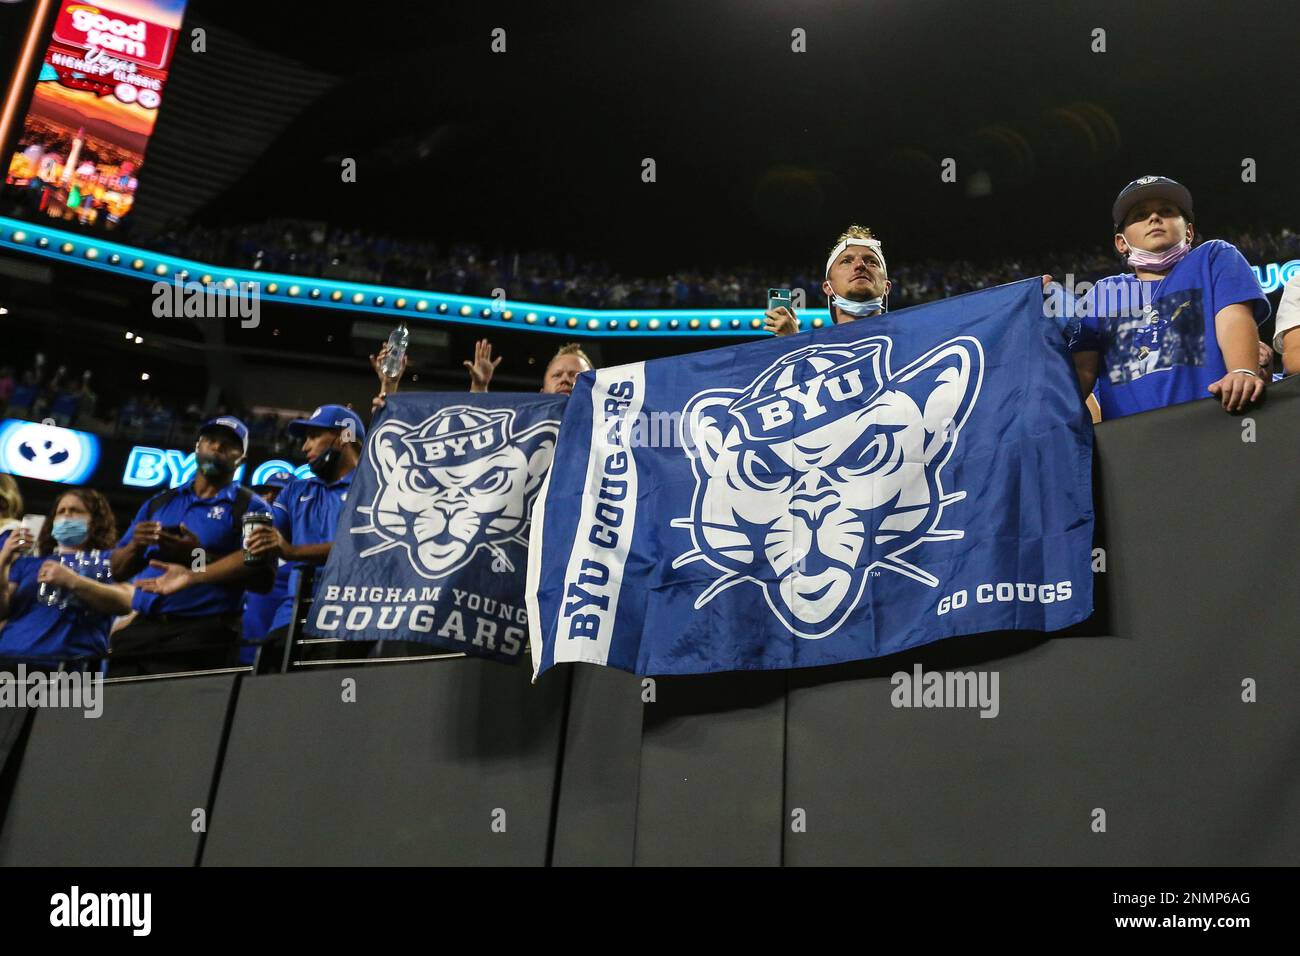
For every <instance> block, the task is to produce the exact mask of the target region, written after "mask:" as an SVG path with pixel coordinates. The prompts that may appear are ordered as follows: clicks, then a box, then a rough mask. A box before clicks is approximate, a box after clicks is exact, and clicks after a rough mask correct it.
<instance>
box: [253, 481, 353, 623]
mask: <svg viewBox="0 0 1300 956" xmlns="http://www.w3.org/2000/svg"><path fill="white" fill-rule="evenodd" d="M355 474H356V472H355V471H351V472H349V473H348V474H347V475H345V476H344V477H342V478H340V479H339V480H338V481H335V482H333V483H332V484H328V485H327V484H326V483H325V482H323V481H321V480H320V479H319V478H317V477H316V476H315V475H312V476H311V477H310V478H299V479H297V480H296V481H291V482H289V483H288V484H287V485H285V486H284V490H283V491H281V492H280V494H279V495H277V496H276V499H275V504H274V505H273V506H272V507H271V514H272V515H274V517H275V528H276V530H277V531H279V532H280V534H282V535H284V538H285V540H286V541H288V542H289V543H290V544H324V543H325V542H326V541H330V542H332V541H333V540H334V532H335V530H336V529H337V528H338V526H339V515H340V514H341V513H342V512H343V503H344V502H345V501H347V497H348V489H349V488H350V487H352V476H353V475H355ZM298 567H299V565H297V564H295V565H294V568H293V574H292V576H291V577H290V578H289V592H288V593H287V594H286V595H285V597H284V600H283V601H281V602H280V607H279V609H278V610H277V611H276V612H275V617H274V619H272V621H271V630H275V629H276V628H278V627H284V626H285V625H286V624H288V623H289V621H290V620H292V618H293V596H294V595H295V594H297V593H298V577H299V573H298ZM313 593H314V591H313Z"/></svg>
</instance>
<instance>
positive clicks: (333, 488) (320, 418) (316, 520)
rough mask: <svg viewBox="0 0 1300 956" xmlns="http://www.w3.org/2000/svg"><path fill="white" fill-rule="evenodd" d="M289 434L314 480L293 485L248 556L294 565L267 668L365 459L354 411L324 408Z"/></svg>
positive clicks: (254, 534)
mask: <svg viewBox="0 0 1300 956" xmlns="http://www.w3.org/2000/svg"><path fill="white" fill-rule="evenodd" d="M289 434H291V435H293V436H294V437H295V438H301V439H302V452H303V454H304V455H305V456H306V457H307V464H308V467H310V468H311V471H312V476H311V477H310V478H300V479H297V480H295V481H291V482H289V484H288V485H286V486H285V488H284V490H283V491H281V492H280V494H279V496H278V497H277V498H276V499H275V505H274V506H273V507H272V508H271V514H272V515H273V516H274V518H275V524H274V526H273V527H270V528H267V527H261V528H254V529H253V530H252V531H251V532H250V534H249V538H248V550H249V553H251V554H253V555H263V554H270V555H271V556H272V557H274V558H279V559H281V560H284V561H287V562H289V563H291V564H293V565H294V571H293V573H292V575H291V576H290V579H289V593H288V594H287V595H286V596H285V598H284V600H283V601H282V602H281V603H280V607H279V608H278V609H277V611H276V612H275V617H274V618H273V619H272V621H271V631H270V633H269V634H268V635H267V650H265V651H263V660H265V661H267V663H268V667H270V666H274V663H275V661H276V656H277V653H283V647H284V641H285V640H286V638H287V636H288V632H289V624H290V622H291V620H292V618H293V603H294V595H296V594H297V593H298V579H299V575H300V568H301V567H303V566H305V565H317V566H319V565H323V564H324V563H325V561H326V559H327V558H328V557H329V553H330V547H331V545H332V543H333V541H334V532H335V529H336V528H337V527H338V523H339V514H340V513H341V512H342V510H343V502H344V501H346V500H347V495H348V489H349V488H350V487H351V486H352V477H353V473H354V472H355V471H356V469H357V463H358V462H359V461H360V460H361V443H362V442H363V441H364V440H365V437H366V426H365V425H364V424H362V422H361V416H359V415H358V414H357V413H356V412H354V411H353V410H352V409H350V408H344V407H343V406H342V405H322V406H321V407H320V408H318V409H316V410H315V411H314V412H312V414H311V417H310V418H299V419H296V420H294V421H292V422H290V423H289Z"/></svg>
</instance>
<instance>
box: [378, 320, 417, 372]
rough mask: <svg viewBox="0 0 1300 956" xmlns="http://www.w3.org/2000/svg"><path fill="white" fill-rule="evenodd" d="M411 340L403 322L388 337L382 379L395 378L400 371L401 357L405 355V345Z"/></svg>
mask: <svg viewBox="0 0 1300 956" xmlns="http://www.w3.org/2000/svg"><path fill="white" fill-rule="evenodd" d="M410 340H411V333H410V332H409V331H408V330H407V328H406V323H405V322H403V323H402V324H401V325H399V326H398V327H397V328H395V329H393V331H392V332H391V333H390V334H389V336H388V355H387V356H385V358H384V365H383V372H384V378H397V374H398V372H400V371H401V370H402V357H403V356H405V355H406V343H407V342H409V341H410Z"/></svg>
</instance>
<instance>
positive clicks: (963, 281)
mask: <svg viewBox="0 0 1300 956" xmlns="http://www.w3.org/2000/svg"><path fill="white" fill-rule="evenodd" d="M1223 238H1225V239H1227V240H1228V241H1229V242H1231V243H1232V244H1233V245H1235V246H1237V248H1239V249H1240V250H1241V251H1242V253H1243V254H1244V255H1245V256H1246V258H1247V260H1249V261H1250V262H1252V263H1256V264H1258V263H1263V262H1277V261H1281V262H1285V261H1287V260H1289V259H1295V258H1300V234H1297V233H1295V232H1293V231H1291V230H1289V229H1281V230H1278V231H1277V232H1272V233H1258V232H1242V233H1238V234H1235V235H1229V236H1224V237H1223ZM146 244H147V245H149V246H152V247H153V248H157V249H160V250H162V251H166V252H170V253H172V254H174V255H178V256H185V257H187V258H192V259H197V260H199V261H201V262H213V263H221V264H227V265H231V266H238V267H242V268H248V269H255V270H262V271H267V272H283V273H290V274H294V275H304V276H319V277H321V278H335V279H342V280H348V281H355V282H373V283H381V284H389V285H397V286H403V287H410V288H417V289H428V290H432V291H438V292H451V293H457V294H461V295H472V296H483V297H488V296H491V294H492V290H493V289H498V288H499V289H505V290H506V294H507V296H508V297H509V298H511V299H516V300H519V301H524V302H539V303H547V304H554V305H567V306H573V307H577V308H593V309H598V308H605V309H669V308H674V309H688V308H698V309H711V308H728V309H731V308H750V307H753V306H755V305H759V304H761V303H762V301H763V297H764V294H765V292H766V290H767V289H768V288H769V287H776V288H789V289H804V290H806V291H807V293H808V295H809V299H810V300H812V301H816V300H817V299H818V298H819V297H820V292H819V291H818V290H819V289H820V288H821V279H820V278H818V276H819V275H820V271H819V269H820V267H819V265H818V264H816V263H809V264H807V265H806V266H802V267H797V268H786V269H762V268H757V267H753V266H744V267H736V268H730V269H726V270H723V271H719V272H712V271H707V270H698V269H689V270H683V271H679V272H674V273H672V274H670V275H666V276H662V277H659V276H654V277H644V276H625V275H622V274H620V273H618V272H616V271H614V270H613V269H611V268H610V267H609V266H608V265H607V264H602V263H594V262H586V261H583V260H581V259H579V258H578V257H577V256H574V255H561V254H558V253H554V252H546V251H531V252H506V253H497V252H490V251H487V250H485V249H484V248H482V247H481V246H478V245H474V244H472V243H457V244H455V245H452V246H450V247H447V248H443V247H440V246H438V245H436V244H435V243H432V242H427V241H423V240H418V239H399V238H394V237H390V236H377V235H371V234H366V233H362V232H361V231H359V230H356V229H340V228H336V227H332V226H328V225H326V224H324V223H313V222H303V221H298V220H273V221H269V222H264V223H258V224H256V225H244V226H228V227H215V228H204V227H201V226H200V227H195V226H187V227H185V228H184V229H174V230H170V231H168V232H165V233H161V234H159V235H156V236H154V237H152V238H151V239H148V240H146ZM1118 264H1119V260H1117V259H1116V256H1115V253H1114V251H1113V250H1111V249H1109V248H1103V247H1101V246H1098V247H1095V248H1092V249H1076V250H1060V251H1055V252H1048V253H1045V254H1043V255H1039V256H1037V257H1035V258H1034V259H1033V260H1030V259H1028V258H1020V259H1014V258H1013V259H1005V260H985V261H974V260H962V259H958V260H953V259H944V260H913V261H911V262H900V263H897V264H891V267H890V279H891V280H892V282H893V292H892V293H891V296H890V307H891V308H895V309H897V308H903V307H905V306H908V305H915V304H917V303H919V302H928V301H931V300H933V299H937V298H946V297H948V296H952V295H958V294H960V293H963V292H971V291H973V290H975V289H983V288H988V287H989V286H994V285H999V284H1001V283H1003V282H1011V281H1013V280H1015V279H1023V278H1024V277H1025V276H1030V275H1041V274H1050V275H1055V276H1063V275H1066V274H1067V273H1069V274H1073V275H1074V276H1075V277H1076V279H1077V280H1084V279H1087V280H1089V281H1092V280H1093V279H1096V278H1100V277H1101V276H1103V275H1106V274H1109V273H1111V272H1113V271H1114V270H1115V267H1116V266H1117V265H1118Z"/></svg>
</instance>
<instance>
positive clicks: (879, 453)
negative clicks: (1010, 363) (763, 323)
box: [672, 336, 984, 639]
mask: <svg viewBox="0 0 1300 956" xmlns="http://www.w3.org/2000/svg"><path fill="white" fill-rule="evenodd" d="M892 344H893V343H892V341H891V340H890V339H889V338H887V337H885V336H871V337H869V338H864V339H859V340H857V341H855V342H849V343H845V344H842V345H810V346H806V347H805V348H802V349H799V350H797V351H794V352H790V353H788V354H786V355H784V356H782V357H781V358H780V359H779V360H777V361H776V362H774V363H773V364H772V365H770V366H769V367H768V368H767V369H765V370H764V371H763V372H762V373H761V374H760V375H759V376H758V377H757V378H756V379H755V380H754V381H753V382H751V383H750V385H749V386H748V387H747V388H744V389H734V388H714V389H708V390H706V391H703V392H699V393H697V394H696V395H695V396H694V397H692V398H691V400H690V401H689V402H687V404H686V408H685V409H684V411H683V414H682V429H683V439H682V444H683V446H684V447H685V448H686V449H687V451H688V454H689V455H690V456H691V465H692V469H693V470H694V473H695V493H694V495H693V497H692V502H691V514H690V516H689V517H686V518H677V519H674V520H673V522H672V524H673V526H674V527H679V528H687V529H689V530H690V533H691V541H692V544H693V547H692V549H691V550H689V551H687V552H686V553H685V554H682V555H680V556H679V557H678V558H677V560H676V561H675V562H674V565H673V566H674V567H680V566H682V565H684V564H689V563H691V562H694V561H704V562H706V563H707V564H708V565H709V566H711V567H712V568H714V569H716V570H717V571H719V572H721V574H720V575H719V576H718V577H716V578H714V580H713V581H712V582H711V583H710V584H709V586H708V587H707V588H705V589H704V591H703V593H701V594H700V596H699V598H698V599H697V600H696V602H695V607H696V608H701V607H703V606H704V605H705V604H707V603H708V602H709V601H711V600H712V599H713V598H715V597H716V596H717V595H718V594H720V593H721V592H722V591H724V590H725V589H727V588H729V587H732V586H733V585H737V584H742V583H746V582H748V583H750V584H753V585H756V586H758V587H760V588H762V589H763V596H764V598H765V599H766V601H767V605H768V607H769V609H770V610H771V612H772V614H774V615H775V616H776V617H777V619H778V620H780V621H781V623H782V624H783V625H784V626H785V627H786V628H787V629H788V630H789V631H790V632H791V633H792V634H795V635H796V636H798V637H802V638H808V639H816V638H822V637H826V636H827V635H829V634H832V633H834V632H835V629H836V628H837V627H839V625H840V624H841V623H843V621H844V619H845V618H847V617H848V615H849V614H850V613H851V612H852V611H853V609H854V608H855V607H857V606H858V603H859V601H860V600H861V598H862V595H863V592H864V591H865V589H866V583H867V578H868V576H869V575H868V572H870V571H871V570H872V569H873V568H881V569H885V570H889V571H893V572H896V573H898V574H901V575H903V576H905V577H907V578H910V579H912V580H914V581H918V582H920V583H922V584H926V585H928V586H930V587H937V586H938V585H939V579H938V578H936V577H935V576H934V575H933V574H931V573H930V572H928V571H926V570H924V569H923V568H921V567H918V566H917V565H916V564H912V563H910V562H909V561H908V560H906V559H905V558H904V557H903V555H904V554H905V553H906V552H909V551H911V550H912V549H913V548H916V547H917V546H918V545H921V544H924V543H925V542H928V541H940V540H951V539H958V538H961V537H963V535H964V534H965V532H963V531H960V530H951V531H942V530H939V521H940V518H941V516H942V513H943V510H944V508H945V507H946V506H948V505H950V504H952V503H954V502H956V501H960V500H962V499H963V498H964V497H965V496H966V493H965V492H964V491H957V492H953V493H948V492H945V491H944V487H943V483H942V471H943V466H944V465H945V464H946V463H947V461H948V459H949V458H950V457H951V455H952V453H953V449H954V448H955V447H956V442H957V438H958V435H959V434H960V432H961V429H962V426H963V425H965V423H966V420H967V418H968V417H969V415H970V413H971V410H972V408H973V407H974V405H975V402H976V400H977V398H978V397H979V391H980V383H981V381H982V380H983V370H984V353H983V349H982V348H981V347H980V343H979V342H978V341H977V340H975V339H973V338H971V337H969V336H959V337H957V338H953V339H950V340H949V341H947V342H944V343H943V344H942V345H939V346H937V347H936V348H933V349H931V350H930V351H929V352H927V353H926V354H924V355H922V356H921V357H920V358H918V359H916V360H915V361H913V362H911V363H910V364H908V365H907V366H905V367H904V368H902V369H899V370H898V371H892V370H891V368H890V348H891V346H892Z"/></svg>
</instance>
